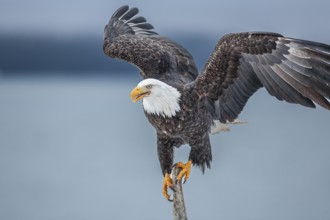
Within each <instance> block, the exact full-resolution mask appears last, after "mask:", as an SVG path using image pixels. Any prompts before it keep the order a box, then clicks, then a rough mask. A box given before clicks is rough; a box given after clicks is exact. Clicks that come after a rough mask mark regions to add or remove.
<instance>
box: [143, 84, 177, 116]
mask: <svg viewBox="0 0 330 220" xmlns="http://www.w3.org/2000/svg"><path fill="white" fill-rule="evenodd" d="M157 81H158V80H157ZM180 97H181V93H180V92H179V91H178V90H177V89H176V88H174V87H172V86H170V85H168V84H166V83H163V82H161V81H158V82H157V84H156V85H154V86H153V88H152V91H151V94H150V95H149V96H147V97H144V98H143V108H144V110H145V111H146V112H147V113H149V114H154V115H159V116H162V117H164V118H166V117H168V118H172V117H173V116H175V115H176V113H177V112H179V111H180V110H181V109H180V105H179V102H180Z"/></svg>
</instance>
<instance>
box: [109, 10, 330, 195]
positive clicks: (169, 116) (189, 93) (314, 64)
mask: <svg viewBox="0 0 330 220" xmlns="http://www.w3.org/2000/svg"><path fill="white" fill-rule="evenodd" d="M137 14H138V9H137V8H129V7H128V6H122V7H120V8H119V9H118V10H117V11H116V12H115V13H114V14H113V15H112V17H111V18H110V21H109V23H108V24H107V25H106V26H105V29H104V44H103V50H104V52H105V54H107V55H108V56H110V57H112V58H116V59H120V60H123V61H126V62H129V63H131V64H133V65H135V66H136V67H138V68H139V70H140V74H141V75H142V77H143V78H144V80H142V81H141V82H140V83H139V84H138V85H137V87H136V88H134V89H133V90H132V92H131V98H132V100H133V101H134V102H136V101H138V100H140V99H142V101H143V108H144V111H145V114H146V116H147V118H148V120H149V122H150V123H151V124H152V125H153V127H154V128H155V129H156V131H157V152H158V158H159V161H160V166H161V170H162V172H163V175H164V183H163V194H164V196H165V197H166V198H167V199H169V198H170V196H169V194H168V193H167V188H168V187H171V186H172V181H171V179H170V177H169V174H170V173H171V170H172V166H173V157H174V147H180V146H181V145H183V144H188V145H189V146H190V147H191V150H190V154H189V159H188V162H187V163H177V164H175V166H178V167H180V168H182V171H181V172H180V174H179V176H178V178H179V179H181V178H184V179H185V180H187V179H188V177H189V174H190V167H191V165H196V166H199V167H200V168H201V169H202V171H203V172H204V169H205V167H208V168H209V167H210V164H211V160H212V153H211V145H210V140H209V134H210V133H211V129H212V128H215V129H216V127H217V126H218V125H220V123H219V122H221V123H230V122H233V121H234V120H235V119H237V117H238V115H239V114H240V112H241V111H242V110H243V108H244V106H245V104H246V103H247V101H248V99H249V98H250V97H251V96H252V95H253V94H254V93H255V92H256V91H257V90H258V89H259V88H261V87H265V89H266V90H267V91H268V93H269V94H270V95H272V96H275V97H276V98H277V99H278V100H285V101H287V102H289V103H296V104H301V105H303V106H307V107H315V104H314V103H316V104H318V105H320V106H322V107H323V108H326V109H328V110H330V103H329V101H328V100H327V99H330V46H329V45H326V44H322V43H316V42H311V41H305V40H299V39H294V38H288V37H284V36H282V35H280V34H276V33H267V32H246V33H237V34H228V35H225V36H223V37H222V38H221V39H220V40H219V42H218V44H217V45H216V47H215V49H214V51H213V53H212V54H211V56H210V58H209V60H208V62H207V63H206V65H205V68H204V70H203V71H202V72H201V73H200V74H198V70H197V67H196V64H195V62H194V60H193V57H192V55H191V54H190V53H189V52H188V51H187V50H186V49H185V48H183V47H182V46H180V45H179V44H177V43H175V42H174V41H171V40H170V39H168V38H166V37H162V36H160V35H158V34H157V33H156V32H154V31H153V26H152V25H151V24H149V23H148V22H147V21H146V19H145V18H144V17H140V16H137Z"/></svg>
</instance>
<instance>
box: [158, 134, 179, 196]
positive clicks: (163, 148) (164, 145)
mask: <svg viewBox="0 0 330 220" xmlns="http://www.w3.org/2000/svg"><path fill="white" fill-rule="evenodd" d="M177 145H180V143H179V142H178V141H177V140H173V139H171V138H169V137H167V136H165V135H164V134H159V133H158V134H157V153H158V159H159V162H160V167H161V169H162V172H163V175H164V180H163V188H162V192H163V195H164V197H165V198H166V199H167V200H169V201H171V200H170V195H169V194H168V192H167V190H168V188H170V189H172V190H173V191H174V189H173V187H172V186H173V182H172V179H171V177H170V174H171V171H172V164H173V155H174V148H173V147H174V146H177Z"/></svg>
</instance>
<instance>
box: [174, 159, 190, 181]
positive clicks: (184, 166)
mask: <svg viewBox="0 0 330 220" xmlns="http://www.w3.org/2000/svg"><path fill="white" fill-rule="evenodd" d="M191 165H192V161H191V160H188V162H187V163H181V162H178V163H176V164H175V165H174V166H176V167H177V168H181V171H180V173H179V175H178V176H177V179H178V180H181V179H182V177H184V182H183V183H185V182H186V181H187V180H188V178H189V176H190V171H191Z"/></svg>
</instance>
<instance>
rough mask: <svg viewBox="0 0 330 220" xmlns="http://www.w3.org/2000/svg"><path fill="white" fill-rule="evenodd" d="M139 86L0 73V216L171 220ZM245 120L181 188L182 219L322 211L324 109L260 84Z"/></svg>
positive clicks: (329, 131) (328, 175) (329, 171)
mask: <svg viewBox="0 0 330 220" xmlns="http://www.w3.org/2000/svg"><path fill="white" fill-rule="evenodd" d="M137 82H138V81H137V80H135V79H134V80H125V79H110V78H109V79H99V80H97V79H56V80H54V79H52V80H51V79H48V80H47V79H46V80H45V79H43V80H40V79H34V80H32V79H29V80H27V79H24V80H23V79H10V80H9V79H7V80H1V81H0V219H6V220H20V219H24V220H38V219H43V220H44V219H47V220H52V219H54V220H55V219H56V220H58V219H61V220H65V219H68V220H75V219H77V220H83V219H171V218H172V204H171V203H169V202H167V201H166V200H165V199H164V198H163V197H162V194H161V187H162V175H161V171H160V168H159V164H158V159H157V153H156V147H155V141H156V137H155V131H154V129H153V128H152V127H151V126H150V125H149V124H148V122H147V120H146V119H145V117H144V114H143V111H142V106H141V103H138V104H133V103H132V102H131V101H130V99H129V92H130V90H131V89H132V88H133V86H135V85H136V84H137ZM240 118H241V119H242V120H247V121H248V122H249V123H247V124H244V125H239V126H232V131H231V132H229V133H222V134H219V135H216V136H212V138H211V139H212V147H213V148H212V149H213V163H212V169H211V170H207V171H206V173H205V174H204V175H202V174H201V172H200V171H199V170H198V169H196V168H195V169H194V170H193V171H192V175H191V177H190V179H189V181H188V182H187V183H186V184H185V185H184V192H185V199H186V206H187V210H188V216H189V219H288V220H289V219H290V220H292V219H329V218H330V209H329V207H330V160H329V158H330V144H329V142H330V137H329V135H330V112H328V111H326V110H323V109H321V108H317V109H308V108H303V107H300V106H297V105H290V104H287V103H284V102H278V101H276V99H274V98H271V97H270V96H269V95H268V94H266V92H265V91H264V90H261V91H259V92H258V93H257V94H256V95H255V96H254V97H253V98H252V99H251V100H250V101H249V102H248V105H247V106H246V108H245V110H244V112H243V113H242V114H241V116H240ZM176 152H177V154H176V161H178V160H183V161H186V160H187V158H188V153H189V148H188V147H183V148H182V149H179V150H177V151H176Z"/></svg>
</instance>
